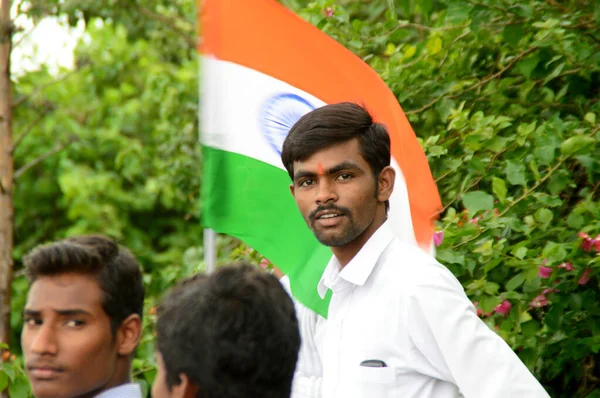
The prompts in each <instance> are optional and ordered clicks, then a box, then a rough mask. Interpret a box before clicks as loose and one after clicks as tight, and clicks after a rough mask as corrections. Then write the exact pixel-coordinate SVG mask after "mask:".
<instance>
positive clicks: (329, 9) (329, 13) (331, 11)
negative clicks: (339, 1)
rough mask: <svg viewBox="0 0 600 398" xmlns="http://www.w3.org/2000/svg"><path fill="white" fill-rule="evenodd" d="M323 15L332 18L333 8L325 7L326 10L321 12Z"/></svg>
mask: <svg viewBox="0 0 600 398" xmlns="http://www.w3.org/2000/svg"><path fill="white" fill-rule="evenodd" d="M323 13H324V14H325V16H326V17H327V18H331V17H333V8H331V7H327V8H326V9H324V10H323Z"/></svg>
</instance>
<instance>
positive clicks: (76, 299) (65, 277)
mask: <svg viewBox="0 0 600 398" xmlns="http://www.w3.org/2000/svg"><path fill="white" fill-rule="evenodd" d="M101 304H102V291H101V289H100V286H99V285H98V282H97V281H96V280H95V279H94V278H93V277H92V276H89V275H82V274H71V273H69V274H59V275H55V276H42V277H39V278H38V279H36V280H35V281H34V282H33V283H32V284H31V286H30V287H29V293H28V294H27V306H28V307H36V309H38V307H48V306H53V307H56V309H59V308H61V309H62V308H69V309H72V308H74V307H78V308H84V307H85V308H89V307H95V306H96V305H101Z"/></svg>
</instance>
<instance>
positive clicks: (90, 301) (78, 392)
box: [21, 236, 144, 398]
mask: <svg viewBox="0 0 600 398" xmlns="http://www.w3.org/2000/svg"><path fill="white" fill-rule="evenodd" d="M24 263H25V267H26V270H27V275H28V277H29V282H30V285H29V292H28V294H27V303H26V305H25V312H24V325H23V331H22V334H21V346H22V348H23V354H24V356H25V366H26V371H27V375H28V377H29V380H30V382H31V387H32V389H33V394H34V396H36V397H37V398H75V397H96V398H141V396H142V391H141V389H140V387H139V385H137V384H134V383H131V361H132V357H133V354H134V351H135V348H136V347H137V345H138V342H139V340H140V335H141V330H142V310H143V306H144V286H143V284H142V273H141V271H140V266H139V264H138V262H137V261H136V259H135V258H134V257H133V255H132V254H131V253H130V252H129V250H127V249H125V248H123V247H119V246H118V245H117V244H116V243H115V242H114V241H113V240H111V239H109V238H107V237H104V236H77V237H72V238H69V239H65V240H63V241H59V242H55V243H52V244H50V245H45V246H40V247H37V248H36V249H34V250H33V251H32V252H31V253H30V254H28V255H27V256H25V259H24Z"/></svg>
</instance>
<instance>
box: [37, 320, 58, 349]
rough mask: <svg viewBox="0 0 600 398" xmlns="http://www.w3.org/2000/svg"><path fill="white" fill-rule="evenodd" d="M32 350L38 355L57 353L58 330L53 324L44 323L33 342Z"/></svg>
mask: <svg viewBox="0 0 600 398" xmlns="http://www.w3.org/2000/svg"><path fill="white" fill-rule="evenodd" d="M31 352H33V353H35V354H38V355H44V354H49V355H56V353H57V352H58V343H57V336H56V330H55V328H54V327H53V326H52V325H49V324H42V325H41V326H40V327H39V329H38V330H37V333H36V334H35V336H34V338H33V341H32V342H31Z"/></svg>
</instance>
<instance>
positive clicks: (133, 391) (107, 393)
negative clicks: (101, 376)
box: [95, 383, 142, 398]
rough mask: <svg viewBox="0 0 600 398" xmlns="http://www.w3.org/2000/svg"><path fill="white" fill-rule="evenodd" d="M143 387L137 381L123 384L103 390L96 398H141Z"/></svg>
mask: <svg viewBox="0 0 600 398" xmlns="http://www.w3.org/2000/svg"><path fill="white" fill-rule="evenodd" d="M141 397H142V388H141V387H140V385H139V384H137V383H127V384H121V385H120V386H116V387H113V388H111V389H108V390H104V391H102V392H101V393H100V394H98V395H96V396H95V398H141Z"/></svg>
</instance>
